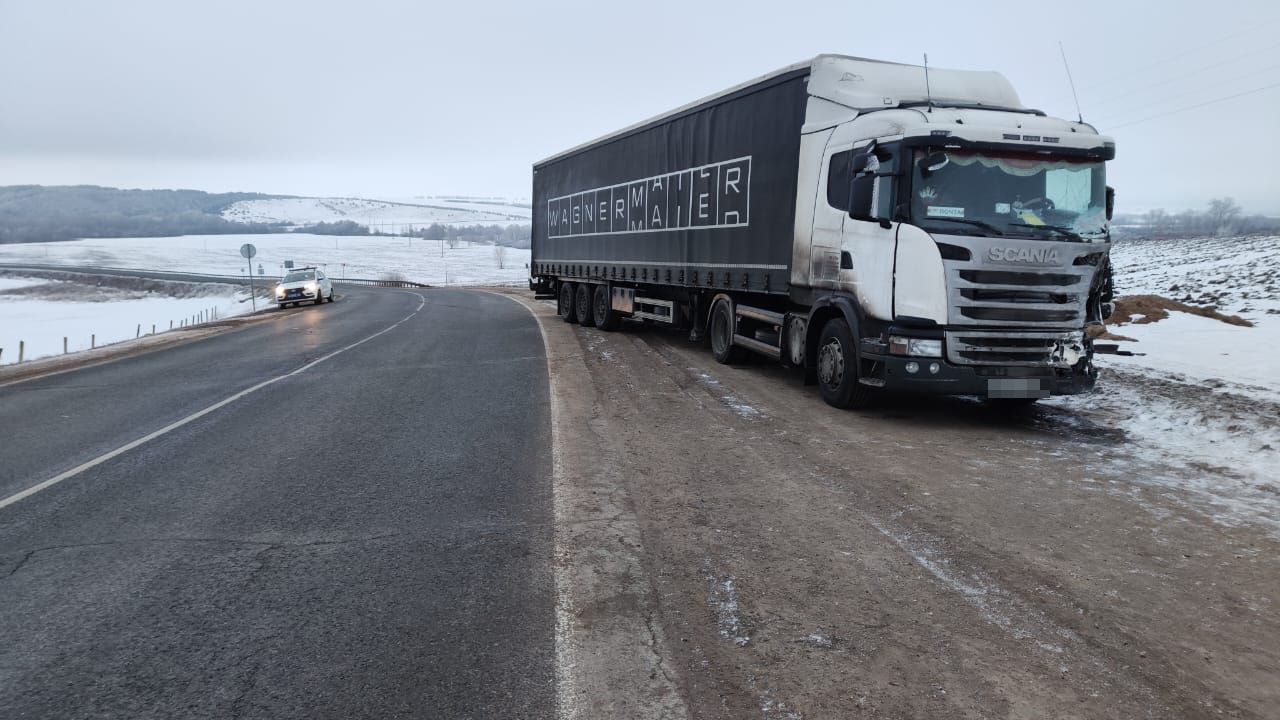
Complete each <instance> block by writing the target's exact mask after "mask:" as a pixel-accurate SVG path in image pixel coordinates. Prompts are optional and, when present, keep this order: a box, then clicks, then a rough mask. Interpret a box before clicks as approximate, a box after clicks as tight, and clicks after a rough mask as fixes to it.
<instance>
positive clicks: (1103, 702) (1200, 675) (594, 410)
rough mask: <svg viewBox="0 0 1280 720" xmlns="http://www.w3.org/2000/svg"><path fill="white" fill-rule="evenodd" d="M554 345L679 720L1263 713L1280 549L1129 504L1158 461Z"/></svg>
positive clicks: (1050, 428) (1094, 428)
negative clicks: (682, 709)
mask: <svg viewBox="0 0 1280 720" xmlns="http://www.w3.org/2000/svg"><path fill="white" fill-rule="evenodd" d="M526 298H527V294H526ZM526 304H529V305H531V306H534V307H535V312H537V313H538V314H540V315H542V316H543V319H544V327H545V328H550V327H551V326H552V324H554V323H555V322H558V321H556V320H555V318H554V317H552V316H553V315H554V308H553V307H552V306H551V305H549V304H547V303H541V304H538V303H532V302H527V303H526ZM548 319H549V320H551V321H552V323H547V322H545V321H546V320H548ZM560 328H561V331H557V332H551V331H548V332H547V335H546V338H547V342H548V344H549V354H553V355H558V356H566V355H575V356H579V355H580V357H581V359H582V361H581V367H580V368H577V369H576V370H573V372H568V371H566V373H567V374H565V375H562V377H561V378H560V380H559V382H560V383H561V384H562V385H575V386H577V387H579V388H591V389H592V390H593V392H592V393H586V392H583V393H580V394H579V395H578V399H577V402H578V403H579V404H580V405H581V407H579V411H578V414H577V415H575V416H574V417H572V418H566V420H565V422H564V424H563V425H562V427H561V428H560V432H559V433H558V435H557V438H558V440H557V450H558V452H562V453H573V452H577V451H579V450H582V449H583V448H582V446H583V445H584V444H589V445H590V448H589V449H590V453H591V457H592V458H594V459H595V462H596V464H595V465H594V466H593V468H594V470H595V471H594V472H592V473H587V472H583V473H581V474H580V477H581V478H582V479H583V480H584V481H585V480H586V479H591V480H592V481H593V482H595V483H597V484H601V485H603V486H606V487H613V488H615V490H616V491H617V493H618V496H619V497H622V498H624V499H625V502H626V503H627V510H628V511H629V512H631V513H633V514H634V517H635V519H636V522H637V526H638V530H639V532H638V542H639V545H638V547H637V548H636V552H637V553H638V554H639V557H640V558H641V564H642V566H643V569H644V573H645V575H647V580H648V582H649V583H651V585H652V588H653V595H652V601H651V603H650V604H648V605H645V609H646V611H648V610H651V611H652V612H653V613H654V615H653V617H654V619H655V620H656V621H657V622H656V625H658V626H659V627H660V628H661V630H662V636H661V637H663V638H665V641H664V642H663V643H662V644H660V645H657V646H655V647H656V648H657V652H659V653H660V654H662V655H663V667H664V668H665V669H666V670H667V671H668V672H669V673H670V674H671V677H672V679H673V681H674V682H676V683H677V684H678V686H679V688H680V691H681V694H682V695H683V696H684V699H685V702H686V703H687V712H688V714H689V716H692V717H699V718H702V717H708V718H712V717H724V718H737V717H765V718H792V717H809V718H816V717H858V716H866V717H931V718H968V717H974V718H977V717H1007V718H1023V717H1025V718H1031V717H1046V716H1052V717H1061V718H1069V717H1080V718H1094V717H1241V718H1262V717H1270V716H1273V715H1272V713H1274V708H1275V707H1276V706H1277V703H1280V686H1278V685H1277V684H1276V683H1275V678H1276V677H1277V676H1278V674H1280V620H1278V619H1277V618H1278V617H1280V616H1278V615H1277V613H1276V612H1275V608H1274V602H1275V597H1276V595H1277V590H1278V586H1280V572H1277V571H1278V570H1280V567H1278V565H1280V560H1278V559H1277V558H1278V557H1280V556H1278V555H1277V552H1276V551H1277V550H1278V549H1280V541H1277V539H1276V537H1275V536H1274V535H1273V534H1272V533H1271V532H1270V528H1269V527H1268V526H1267V524H1265V523H1262V522H1253V521H1251V520H1250V519H1249V518H1248V517H1244V516H1238V515H1233V516H1231V517H1230V518H1224V517H1223V516H1222V515H1220V514H1215V513H1214V512H1213V511H1212V507H1210V506H1208V505H1206V502H1205V501H1204V498H1203V496H1202V495H1198V494H1197V493H1196V492H1194V490H1193V489H1187V488H1183V487H1180V486H1179V485H1178V484H1176V483H1170V482H1152V481H1151V479H1152V478H1164V479H1167V478H1169V477H1176V473H1175V472H1173V470H1172V469H1171V465H1172V464H1173V463H1174V461H1173V460H1162V459H1161V458H1160V457H1159V456H1158V455H1156V454H1152V453H1142V452H1137V450H1138V448H1137V447H1136V441H1135V439H1133V438H1130V437H1129V436H1128V435H1127V434H1126V432H1125V431H1124V430H1122V429H1120V427H1121V426H1120V424H1119V423H1118V422H1113V420H1114V418H1109V416H1108V415H1107V414H1106V413H1089V412H1085V411H1083V410H1079V409H1076V408H1073V407H1070V406H1051V407H1042V408H1035V409H1032V410H1029V411H1026V412H1024V413H1021V414H1009V413H1001V412H997V411H993V410H991V409H989V408H987V407H985V406H983V405H981V404H978V403H975V402H970V401H966V400H963V399H936V400H935V399H895V400H891V401H889V402H886V403H885V404H884V405H883V406H882V407H881V408H878V409H875V410H870V411H862V412H842V411H837V410H834V409H832V408H829V407H827V406H826V405H824V404H823V403H822V402H821V400H820V399H819V398H818V396H817V393H816V392H813V391H812V388H805V387H803V385H802V382H801V379H800V378H799V376H797V375H793V374H791V373H789V372H787V371H784V370H782V369H780V368H777V367H774V366H772V365H768V364H763V363H759V364H747V365H743V366H740V367H726V366H721V365H717V364H716V363H715V362H714V360H713V359H712V358H711V357H710V354H709V353H708V352H706V351H705V350H703V349H701V348H698V347H695V346H693V345H691V344H689V343H687V342H686V341H685V340H684V339H683V337H682V336H681V335H678V334H674V333H671V332H668V331H663V330H659V329H656V328H651V327H644V326H640V325H628V327H627V328H626V330H624V331H623V332H619V333H609V334H606V333H601V332H599V331H596V330H594V329H590V330H587V329H582V328H578V327H576V326H572V327H570V326H567V325H561V326H560ZM565 331H567V332H565ZM1118 381H1123V380H1122V379H1121V380H1118ZM575 418H576V420H575ZM574 422H589V427H587V426H581V427H574V425H573V423H574ZM595 489H596V490H597V491H598V490H599V488H598V487H597V488H595ZM588 490H591V488H588ZM571 609H572V608H571ZM577 610H579V611H580V610H581V609H580V608H578V609H577ZM573 620H574V621H575V622H577V623H579V626H580V628H581V630H582V632H583V633H586V634H589V633H590V631H591V627H592V622H591V618H590V617H588V616H586V615H584V614H582V613H581V612H578V613H577V614H576V615H574V617H573Z"/></svg>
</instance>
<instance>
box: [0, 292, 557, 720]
mask: <svg viewBox="0 0 1280 720" xmlns="http://www.w3.org/2000/svg"><path fill="white" fill-rule="evenodd" d="M481 327H483V328H484V329H485V332H475V330H476V329H477V328H481ZM388 328H390V329H388ZM384 331H385V332H384ZM334 353H336V354H334ZM321 360H322V361H321ZM316 361H320V362H316ZM313 363H314V364H313ZM545 368H546V361H545V357H544V355H543V345H542V340H541V337H540V335H539V331H538V329H537V325H536V324H535V322H534V321H533V319H532V318H531V317H530V315H529V314H528V312H527V311H525V310H524V309H523V308H521V307H520V306H519V305H517V304H516V303H513V302H511V301H510V300H507V299H504V298H500V297H496V296H493V295H489V294H486V293H475V292H456V291H444V290H430V291H421V292H418V291H414V292H408V291H393V290H363V289H356V288H347V289H345V293H344V297H343V298H342V299H341V300H340V301H339V302H337V303H333V304H328V305H324V306H321V307H304V308H300V309H297V310H291V311H285V312H282V313H281V314H280V317H279V318H278V319H275V320H272V321H269V322H263V323H256V324H252V325H250V326H248V327H246V328H244V329H242V330H239V331H236V332H231V333H226V334H223V335H219V336H216V337H213V338H209V339H206V340H201V341H198V342H193V343H189V344H185V345H181V346H179V347H174V348H168V349H165V350H162V351H158V352H154V353H149V354H145V355H140V356H135V357H129V358H125V359H122V360H118V361H116V362H112V363H108V364H104V365H98V366H94V367H89V368H85V369H83V370H79V371H75V372H70V373H64V374H60V375H56V376H51V377H47V378H44V379H38V380H31V381H27V382H22V383H18V384H15V385H10V386H8V387H3V388H0V437H3V438H4V442H3V445H0V468H2V470H0V473H2V475H0V498H11V497H12V496H13V495H14V493H18V492H20V491H22V490H23V489H24V488H28V487H30V486H32V485H34V484H35V483H37V482H40V481H42V480H47V479H50V478H56V477H59V476H60V475H65V474H67V473H68V472H71V473H75V474H72V475H70V476H69V477H66V479H64V480H62V481H61V482H58V483H57V484H55V485H52V486H50V487H47V488H46V489H44V490H42V491H40V492H37V493H35V494H32V495H30V496H27V497H24V498H22V499H20V500H17V501H15V502H11V503H10V504H8V505H7V506H5V507H0V637H3V638H4V641H3V642H0V717H5V718H50V717H58V718H77V717H122V718H124V717H127V718H144V717H156V718H161V717H163V718H169V717H217V718H230V717H306V718H317V717H341V718H348V717H401V716H419V717H421V716H434V717H547V716H549V715H550V714H551V713H552V707H553V704H554V700H555V683H554V674H555V669H554V663H553V657H554V637H553V636H554V616H553V579H552V577H551V574H550V552H551V550H550V548H551V532H552V525H551V519H552V518H551V496H550V485H549V480H548V478H549V474H550V472H549V467H550V452H549V448H550V441H549V436H548V432H549V430H548V422H547V421H546V417H545V416H546V414H547V412H548V393H547V385H546V381H545V378H546V371H545ZM300 369H301V371H300V372H298V371H299V370H300ZM246 391H248V392H247V394H243V395H241V396H239V397H236V396H237V395H238V394H241V393H245V392H246ZM232 397H236V399H234V400H232V401H231V402H228V403H226V404H225V405H222V406H220V407H216V409H214V410H212V411H210V412H207V413H206V414H204V415H200V416H198V417H195V418H194V419H190V418H191V416H192V415H193V414H198V413H200V412H201V411H203V410H206V409H208V408H210V407H213V406H216V405H217V404H218V403H220V402H223V401H225V400H227V399H228V398H232ZM184 421H185V422H184ZM166 428H171V429H168V430H167V431H165V429H166ZM157 431H162V432H163V434H159V435H158V436H156V437H154V438H152V439H150V440H149V441H147V442H145V443H143V444H141V445H139V446H137V447H134V448H132V449H129V450H127V451H126V452H123V453H120V454H118V455H115V456H114V457H110V458H109V459H106V460H105V461H102V462H100V463H98V464H96V465H92V466H90V467H87V468H85V469H83V470H81V471H79V472H77V468H81V467H83V466H84V465H86V464H87V463H93V462H94V461H95V460H96V459H100V458H101V457H102V456H103V455H104V454H109V453H111V452H112V451H114V450H116V449H118V448H120V447H122V446H126V445H128V444H129V443H131V442H133V441H135V440H138V439H139V438H143V437H145V436H147V435H148V434H151V433H155V432H157ZM0 502H4V501H3V500H0Z"/></svg>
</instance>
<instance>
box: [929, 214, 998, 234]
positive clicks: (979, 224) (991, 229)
mask: <svg viewBox="0 0 1280 720" xmlns="http://www.w3.org/2000/svg"><path fill="white" fill-rule="evenodd" d="M925 219H926V220H928V221H929V222H934V221H936V220H945V221H946V222H954V223H964V224H965V225H972V226H974V227H980V228H982V229H983V230H986V231H987V232H990V233H995V234H996V235H1004V231H1003V230H1001V229H1000V228H998V227H996V226H995V225H992V224H991V223H989V222H987V221H986V220H974V219H973V218H952V217H931V218H925Z"/></svg>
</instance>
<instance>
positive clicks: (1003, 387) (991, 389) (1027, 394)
mask: <svg viewBox="0 0 1280 720" xmlns="http://www.w3.org/2000/svg"><path fill="white" fill-rule="evenodd" d="M987 397H990V398H997V399H1002V398H1046V397H1049V383H1048V382H1047V381H1045V380H1044V379H1042V378H993V379H991V380H988V381H987Z"/></svg>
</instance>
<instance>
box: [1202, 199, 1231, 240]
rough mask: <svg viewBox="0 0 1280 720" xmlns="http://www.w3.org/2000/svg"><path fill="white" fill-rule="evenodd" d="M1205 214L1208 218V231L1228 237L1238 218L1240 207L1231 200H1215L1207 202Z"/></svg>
mask: <svg viewBox="0 0 1280 720" xmlns="http://www.w3.org/2000/svg"><path fill="white" fill-rule="evenodd" d="M1205 214H1206V215H1207V216H1208V218H1207V220H1208V224H1209V227H1208V228H1207V229H1208V230H1211V231H1213V232H1215V233H1217V234H1219V235H1230V234H1231V232H1232V231H1233V230H1234V229H1235V224H1236V220H1238V219H1239V218H1240V206H1239V205H1237V204H1236V201H1235V200H1233V199H1231V198H1215V199H1213V200H1210V201H1209V211H1208V212H1207V213H1205Z"/></svg>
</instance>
